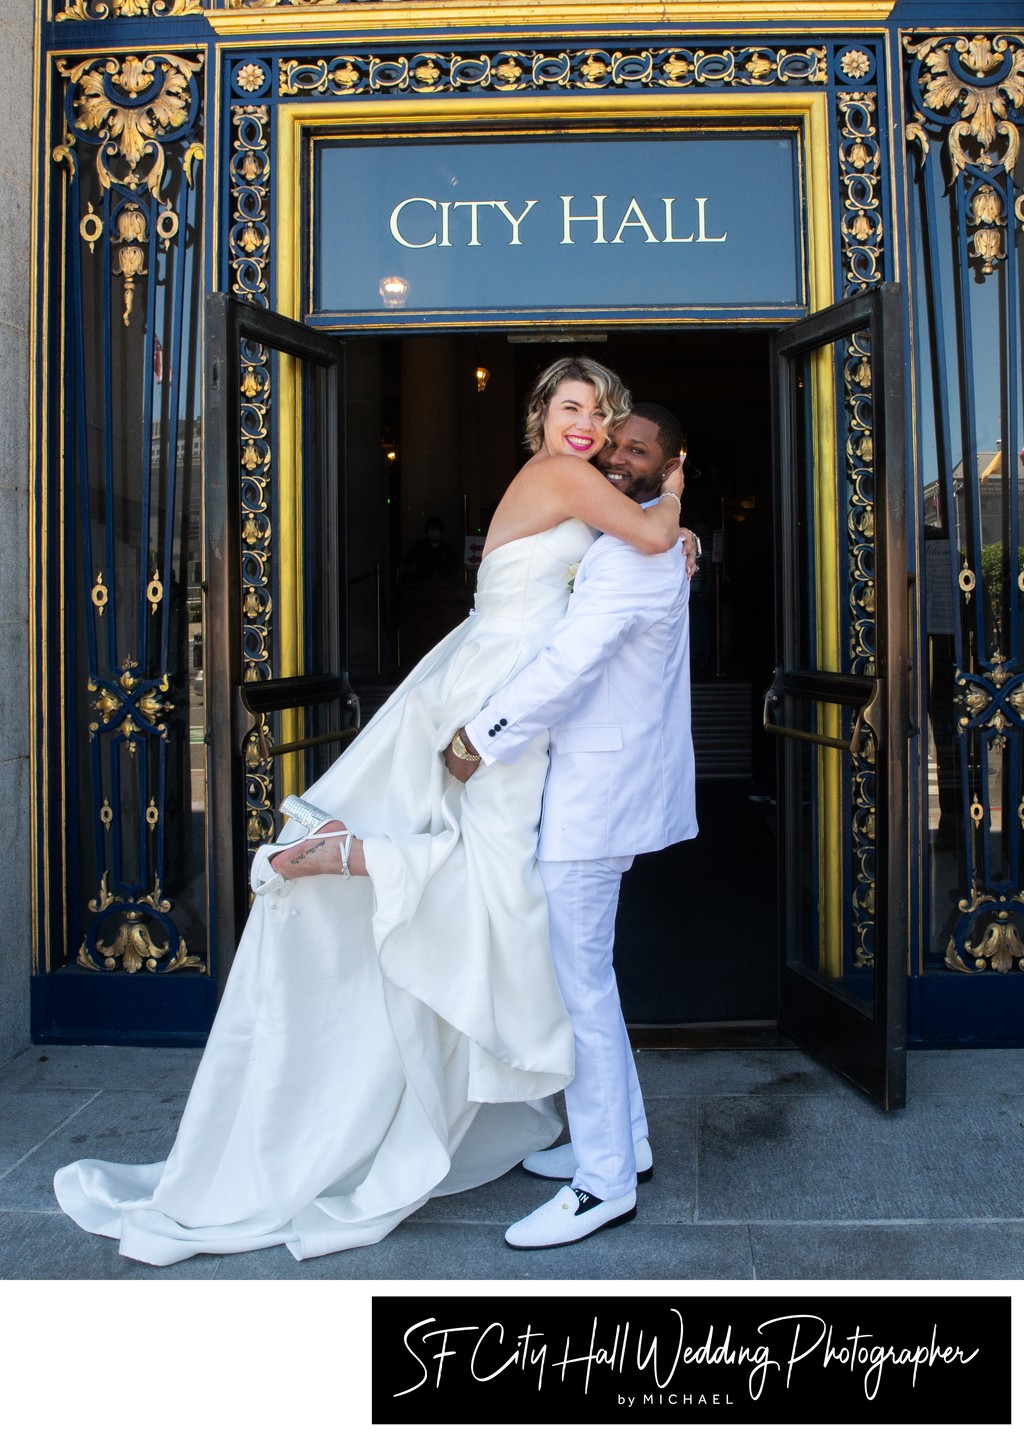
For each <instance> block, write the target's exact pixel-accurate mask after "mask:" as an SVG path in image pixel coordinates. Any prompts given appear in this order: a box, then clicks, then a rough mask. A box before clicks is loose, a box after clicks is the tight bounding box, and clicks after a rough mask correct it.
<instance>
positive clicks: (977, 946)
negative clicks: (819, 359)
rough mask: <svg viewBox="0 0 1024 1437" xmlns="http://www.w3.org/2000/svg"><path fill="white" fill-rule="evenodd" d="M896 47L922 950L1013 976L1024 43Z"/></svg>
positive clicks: (1022, 734) (987, 38) (966, 41)
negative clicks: (923, 831)
mask: <svg viewBox="0 0 1024 1437" xmlns="http://www.w3.org/2000/svg"><path fill="white" fill-rule="evenodd" d="M903 44H904V51H905V55H906V58H907V72H906V78H907V93H908V108H909V110H910V111H911V113H912V115H913V121H912V123H911V125H910V126H909V127H908V138H909V139H910V140H911V142H912V149H913V151H914V153H915V155H916V165H915V175H914V180H915V190H916V196H915V198H916V207H915V211H914V214H913V216H912V218H913V220H914V222H915V269H916V277H917V285H916V321H917V324H918V326H919V329H920V331H921V333H922V335H923V339H924V342H923V344H922V346H921V357H922V361H923V362H922V365H921V380H922V384H921V395H920V402H919V409H918V418H919V434H920V444H921V458H922V480H923V501H924V550H925V582H926V593H925V619H926V624H925V627H926V631H927V653H928V660H929V674H928V680H929V682H928V699H929V745H930V748H929V762H928V777H929V784H930V798H931V802H930V814H929V834H930V845H931V858H932V864H931V879H932V892H931V902H930V946H931V947H932V949H933V951H935V950H939V951H942V952H943V953H944V960H945V963H946V965H947V966H948V967H949V968H951V969H954V970H955V971H957V972H962V973H974V972H981V971H985V970H989V971H996V972H1001V973H1006V972H1009V971H1010V970H1011V969H1013V968H1018V969H1019V968H1022V967H1024V891H1022V890H1024V884H1022V875H1021V836H1022V834H1021V831H1022V827H1024V747H1022V746H1024V654H1022V650H1021V636H1022V618H1024V553H1022V549H1021V512H1020V511H1021V481H1022V478H1024V470H1022V464H1021V458H1020V449H1021V444H1022V440H1024V428H1022V414H1021V388H1020V385H1021V375H1020V352H1021V300H1022V296H1021V288H1020V260H1021V250H1022V241H1021V223H1022V222H1024V198H1022V188H1021V182H1022V177H1021V170H1020V164H1019V137H1020V124H1021V120H1022V118H1024V39H1022V37H1021V36H1019V35H1018V36H1014V35H1000V34H992V35H978V34H971V35H955V34H945V35H928V36H925V37H923V38H918V37H915V36H906V37H904V41H903ZM950 893H952V894H954V895H955V896H956V902H955V907H952V908H951V907H950V901H949V895H950Z"/></svg>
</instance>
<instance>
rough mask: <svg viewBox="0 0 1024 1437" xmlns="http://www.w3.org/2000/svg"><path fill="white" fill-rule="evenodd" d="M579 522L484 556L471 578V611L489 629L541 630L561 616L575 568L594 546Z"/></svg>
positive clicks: (591, 533)
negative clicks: (473, 584) (474, 577)
mask: <svg viewBox="0 0 1024 1437" xmlns="http://www.w3.org/2000/svg"><path fill="white" fill-rule="evenodd" d="M594 537H595V534H594V530H593V529H591V528H590V527H589V526H588V525H586V524H584V523H583V521H582V520H580V519H566V520H564V521H563V522H562V523H561V524H556V525H555V527H554V528H553V529H545V530H544V532H543V533H540V534H529V535H527V536H526V537H525V538H522V539H513V540H512V541H511V542H510V543H508V544H502V545H501V547H500V548H498V549H495V550H493V551H492V552H491V553H490V554H488V555H487V557H486V559H484V561H483V563H482V564H481V565H480V570H479V574H478V577H477V589H476V597H475V599H474V611H475V613H476V614H477V616H478V617H479V618H480V619H482V620H483V622H484V624H485V625H486V626H487V627H488V628H490V627H492V626H493V627H501V628H505V627H509V628H515V629H535V628H543V627H545V626H547V625H550V624H552V623H554V622H556V621H557V620H558V619H559V618H561V616H562V614H564V612H565V609H566V605H567V604H568V602H569V593H570V590H571V585H572V580H573V577H574V575H575V572H576V565H578V564H579V561H580V560H581V559H582V558H583V555H584V554H585V553H586V552H587V550H588V549H589V548H590V545H591V544H592V543H593V541H594Z"/></svg>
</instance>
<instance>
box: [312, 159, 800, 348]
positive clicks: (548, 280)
mask: <svg viewBox="0 0 1024 1437" xmlns="http://www.w3.org/2000/svg"><path fill="white" fill-rule="evenodd" d="M315 154H316V159H315V169H314V185H315V190H314V193H315V200H316V204H315V215H316V220H315V243H314V267H313V276H314V284H313V296H312V300H313V317H314V318H318V317H319V318H323V319H328V318H333V319H342V318H349V317H351V318H353V319H355V318H358V317H359V316H363V315H365V316H375V315H376V316H383V315H384V314H389V316H390V317H391V318H393V319H395V320H399V321H401V320H402V319H420V320H422V319H425V318H427V317H430V316H434V317H436V318H437V319H438V320H439V321H442V322H443V320H444V319H446V318H447V319H451V318H454V317H455V316H460V315H466V314H475V315H480V316H495V315H504V316H516V317H524V318H526V317H532V316H537V315H542V316H544V317H545V318H557V317H558V316H563V317H567V318H572V317H579V316H581V315H582V316H587V317H608V318H614V317H615V316H617V315H619V316H622V315H628V314H630V313H643V314H650V312H651V311H659V312H666V311H667V312H668V313H670V314H673V315H678V314H683V313H687V312H689V313H692V314H695V315H698V314H699V315H709V313H710V315H713V314H714V313H715V312H716V311H723V312H724V311H728V312H732V311H736V310H741V309H745V308H748V307H751V306H753V307H756V308H757V309H758V310H760V311H769V310H771V311H774V312H779V311H784V310H799V309H800V308H801V307H802V306H803V305H804V303H805V292H804V261H803V253H802V246H801V240H800V236H801V228H800V223H799V216H800V198H801V197H800V169H799V150H798V140H797V136H796V134H795V133H794V132H793V131H787V130H771V131H763V130H762V131H743V132H736V131H735V130H734V131H729V132H711V133H708V132H700V133H694V132H685V133H683V132H677V133H672V134H667V135H664V136H657V137H653V136H652V137H651V138H650V139H646V138H645V139H637V138H635V137H634V136H628V137H620V136H611V135H610V136H608V137H606V138H602V139H594V138H587V139H573V138H566V139H537V138H534V139H526V140H520V139H517V140H506V139H497V138H486V139H484V138H479V139H472V140H460V141H458V142H451V141H448V140H444V141H436V142H435V141H430V140H425V141H418V142H415V143H386V142H380V143H378V142H355V143H352V142H342V141H339V140H336V139H324V140H322V141H319V142H318V143H317V145H316V151H315Z"/></svg>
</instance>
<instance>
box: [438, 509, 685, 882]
mask: <svg viewBox="0 0 1024 1437" xmlns="http://www.w3.org/2000/svg"><path fill="white" fill-rule="evenodd" d="M689 597H690V584H689V580H688V579H687V578H686V564H685V559H684V557H683V554H682V552H681V550H680V548H679V546H678V545H675V546H674V547H673V548H672V549H670V550H669V551H668V552H667V553H664V554H654V555H644V554H640V553H639V552H638V551H637V550H636V549H633V548H631V547H630V546H629V545H628V544H625V543H623V542H622V541H621V540H619V539H614V538H612V537H611V536H610V535H608V534H605V535H602V537H601V538H599V539H598V540H597V541H596V542H595V543H594V544H592V545H591V547H590V549H589V550H588V551H587V553H586V554H585V555H584V557H583V560H582V562H581V563H580V567H579V570H578V571H577V574H576V580H575V584H574V587H573V592H572V596H571V597H570V600H569V608H568V612H567V614H566V616H565V618H564V619H563V620H562V621H561V623H559V624H558V625H557V626H556V628H555V629H554V631H553V632H552V634H551V637H550V638H549V639H548V642H547V644H546V645H545V647H544V648H543V649H542V650H541V652H540V654H539V655H538V656H537V658H536V659H534V660H533V662H532V663H530V664H528V665H527V666H526V668H524V669H523V670H522V671H521V672H520V673H519V674H517V675H516V677H515V678H514V679H513V680H512V681H511V682H510V683H508V684H507V685H506V686H505V687H504V688H503V689H501V690H500V691H499V692H498V693H497V694H496V695H495V696H494V698H493V699H491V700H490V701H489V702H488V703H487V705H486V706H485V707H484V708H483V709H482V710H481V711H480V713H479V714H478V715H477V717H476V718H475V719H473V720H472V721H471V722H470V723H469V724H468V725H466V729H467V733H468V736H469V738H470V739H471V741H472V743H473V745H474V746H475V748H476V749H477V751H478V752H479V753H480V754H481V755H482V756H483V759H484V761H485V762H488V763H489V762H495V761H497V762H501V763H513V762H514V761H515V759H516V758H517V757H518V755H519V754H520V753H521V752H522V750H523V749H524V748H526V746H527V745H528V744H529V743H530V742H531V741H532V740H533V739H534V738H536V736H537V735H538V733H541V732H543V731H544V730H545V729H547V730H549V731H550V735H551V762H550V768H549V770H548V777H547V783H546V785H545V789H544V809H543V816H542V819H541V830H540V841H539V845H538V849H537V856H538V858H542V859H548V860H556V861H557V860H568V859H577V858H610V857H619V856H621V857H627V856H629V855H632V854H636V853H650V852H653V851H654V850H656V849H660V848H665V847H667V846H668V845H669V844H670V843H676V842H678V841H679V840H680V839H684V838H693V837H694V836H695V834H696V832H697V821H696V814H695V805H694V768H693V743H692V739H691V735H690V636H689V608H688V605H689Z"/></svg>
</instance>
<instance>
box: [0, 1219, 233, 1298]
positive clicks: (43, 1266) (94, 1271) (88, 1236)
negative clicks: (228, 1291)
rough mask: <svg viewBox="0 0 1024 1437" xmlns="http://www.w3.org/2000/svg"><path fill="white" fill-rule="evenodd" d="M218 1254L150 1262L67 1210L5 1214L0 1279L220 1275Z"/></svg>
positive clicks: (99, 1279)
mask: <svg viewBox="0 0 1024 1437" xmlns="http://www.w3.org/2000/svg"><path fill="white" fill-rule="evenodd" d="M220 1261H221V1259H220V1258H219V1257H202V1256H201V1257H195V1258H193V1259H192V1260H191V1261H189V1262H178V1263H175V1264H174V1265H173V1266H172V1267H151V1266H150V1265H149V1264H148V1263H145V1262H132V1261H131V1260H130V1259H129V1258H126V1257H122V1256H121V1254H120V1253H119V1252H118V1250H117V1243H116V1242H114V1241H113V1240H112V1239H111V1238H107V1237H96V1236H95V1235H94V1234H93V1233H91V1232H83V1231H82V1229H81V1228H80V1227H76V1225H75V1224H74V1223H73V1222H72V1221H71V1220H70V1218H66V1217H65V1216H64V1214H63V1213H62V1212H59V1211H56V1212H53V1213H38V1212H6V1213H0V1278H2V1279H4V1280H5V1281H19V1280H23V1281H24V1280H27V1281H31V1280H37V1281H47V1280H55V1279H60V1280H62V1281H68V1280H70V1281H97V1282H109V1281H117V1282H139V1281H147V1280H152V1279H154V1278H178V1279H181V1278H193V1279H196V1278H209V1277H214V1276H216V1271H217V1266H218V1264H219V1263H220Z"/></svg>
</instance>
